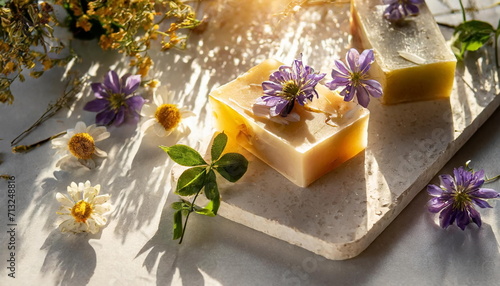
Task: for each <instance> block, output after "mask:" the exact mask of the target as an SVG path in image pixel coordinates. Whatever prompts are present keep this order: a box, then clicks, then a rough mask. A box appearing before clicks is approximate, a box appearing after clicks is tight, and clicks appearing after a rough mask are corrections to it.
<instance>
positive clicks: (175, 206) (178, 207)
mask: <svg viewBox="0 0 500 286" xmlns="http://www.w3.org/2000/svg"><path fill="white" fill-rule="evenodd" d="M171 206H172V208H173V209H174V210H177V211H179V210H182V207H183V206H184V203H183V202H175V203H173V204H172V205H171Z"/></svg>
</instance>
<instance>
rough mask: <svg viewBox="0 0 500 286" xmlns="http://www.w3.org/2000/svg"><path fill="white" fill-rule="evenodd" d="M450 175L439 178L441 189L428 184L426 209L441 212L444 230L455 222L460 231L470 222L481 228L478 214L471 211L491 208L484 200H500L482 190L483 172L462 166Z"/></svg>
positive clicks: (491, 192)
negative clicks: (428, 199) (430, 197)
mask: <svg viewBox="0 0 500 286" xmlns="http://www.w3.org/2000/svg"><path fill="white" fill-rule="evenodd" d="M453 175H454V177H452V176H451V175H447V174H445V175H440V176H439V180H440V186H437V185H433V184H430V185H428V186H427V192H428V193H429V195H431V196H433V197H434V198H432V199H431V200H430V201H429V202H428V204H427V207H428V209H429V211H430V212H432V213H440V214H439V221H440V225H441V227H442V228H447V227H448V226H450V225H452V224H453V223H454V222H455V221H456V223H457V226H458V227H460V228H461V229H462V230H464V229H465V227H466V226H467V225H468V224H469V223H470V222H471V221H472V222H473V223H475V224H477V225H478V226H481V215H480V214H479V212H478V211H477V210H476V209H475V208H474V205H476V206H478V207H480V208H491V205H490V204H488V202H487V201H485V199H493V198H498V197H500V194H499V193H498V192H497V191H495V190H493V189H486V188H482V186H483V184H484V182H485V179H484V171H483V170H480V171H477V172H474V171H472V170H470V171H468V170H466V169H464V168H463V167H460V168H458V169H454V170H453Z"/></svg>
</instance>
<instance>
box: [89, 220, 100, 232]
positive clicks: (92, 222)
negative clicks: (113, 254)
mask: <svg viewBox="0 0 500 286" xmlns="http://www.w3.org/2000/svg"><path fill="white" fill-rule="evenodd" d="M87 231H88V232H90V233H92V234H96V233H98V232H99V226H98V225H97V224H96V221H95V220H93V219H88V220H87Z"/></svg>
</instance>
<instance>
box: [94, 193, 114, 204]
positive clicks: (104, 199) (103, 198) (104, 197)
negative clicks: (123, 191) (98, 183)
mask: <svg viewBox="0 0 500 286" xmlns="http://www.w3.org/2000/svg"><path fill="white" fill-rule="evenodd" d="M110 197H111V196H110V195H100V196H96V197H95V198H94V204H95V205H101V204H104V203H105V202H107V201H108V200H109V198H110Z"/></svg>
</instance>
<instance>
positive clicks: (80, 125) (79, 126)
mask: <svg viewBox="0 0 500 286" xmlns="http://www.w3.org/2000/svg"><path fill="white" fill-rule="evenodd" d="M74 130H75V133H85V132H87V125H85V123H84V122H83V121H78V122H77V123H76V126H75V129H74Z"/></svg>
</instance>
